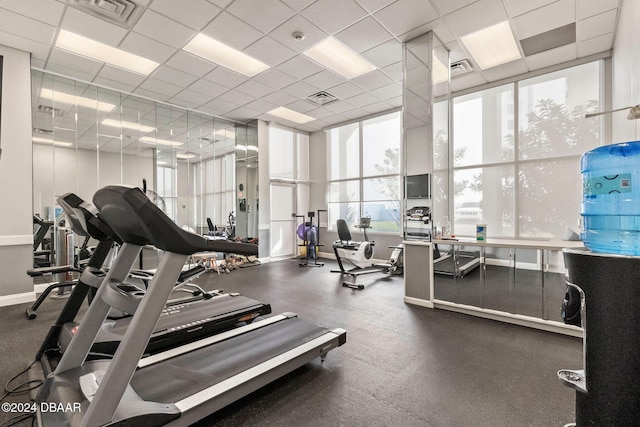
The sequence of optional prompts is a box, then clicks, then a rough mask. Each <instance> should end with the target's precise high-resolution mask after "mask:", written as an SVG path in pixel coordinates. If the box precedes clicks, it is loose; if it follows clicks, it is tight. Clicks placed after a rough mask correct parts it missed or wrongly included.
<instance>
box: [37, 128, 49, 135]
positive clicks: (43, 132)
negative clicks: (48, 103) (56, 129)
mask: <svg viewBox="0 0 640 427" xmlns="http://www.w3.org/2000/svg"><path fill="white" fill-rule="evenodd" d="M33 133H39V134H42V135H53V131H52V130H49V129H41V128H33Z"/></svg>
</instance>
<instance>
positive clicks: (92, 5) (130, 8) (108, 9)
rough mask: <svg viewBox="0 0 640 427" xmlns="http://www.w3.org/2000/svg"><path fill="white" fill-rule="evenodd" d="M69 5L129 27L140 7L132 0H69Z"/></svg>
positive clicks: (140, 10) (137, 15)
mask: <svg viewBox="0 0 640 427" xmlns="http://www.w3.org/2000/svg"><path fill="white" fill-rule="evenodd" d="M69 5H70V6H72V7H74V8H76V9H78V10H81V11H83V12H85V13H88V14H89V15H93V16H95V17H98V18H100V19H104V20H105V21H109V22H111V23H112V24H116V25H118V26H120V27H123V28H127V29H129V28H131V27H133V24H135V21H136V20H137V18H138V17H139V16H140V14H141V12H142V8H140V7H138V6H137V5H136V4H135V2H133V1H132V0H70V1H69Z"/></svg>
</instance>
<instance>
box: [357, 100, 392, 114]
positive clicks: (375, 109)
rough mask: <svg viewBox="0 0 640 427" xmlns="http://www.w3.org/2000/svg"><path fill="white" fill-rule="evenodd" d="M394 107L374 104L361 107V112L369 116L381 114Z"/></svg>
mask: <svg viewBox="0 0 640 427" xmlns="http://www.w3.org/2000/svg"><path fill="white" fill-rule="evenodd" d="M393 107H395V106H394V105H390V104H388V103H386V102H376V103H374V104H369V105H365V106H364V107H362V109H363V110H365V111H366V112H368V113H369V114H375V113H381V112H383V111H387V110H390V109H392V108H393Z"/></svg>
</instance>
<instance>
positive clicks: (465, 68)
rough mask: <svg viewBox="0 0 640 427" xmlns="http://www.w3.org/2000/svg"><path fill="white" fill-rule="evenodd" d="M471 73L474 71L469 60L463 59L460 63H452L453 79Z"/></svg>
mask: <svg viewBox="0 0 640 427" xmlns="http://www.w3.org/2000/svg"><path fill="white" fill-rule="evenodd" d="M471 71H473V65H471V62H469V60H468V59H461V60H460V61H456V62H452V63H451V77H456V76H459V75H461V74H466V73H469V72H471Z"/></svg>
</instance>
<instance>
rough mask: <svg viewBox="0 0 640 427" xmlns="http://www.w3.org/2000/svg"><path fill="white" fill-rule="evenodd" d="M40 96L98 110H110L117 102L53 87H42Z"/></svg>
mask: <svg viewBox="0 0 640 427" xmlns="http://www.w3.org/2000/svg"><path fill="white" fill-rule="evenodd" d="M40 97H41V98H44V99H49V100H51V101H53V102H56V103H57V102H59V103H61V104H71V105H78V106H80V107H85V108H93V109H97V110H98V111H104V112H107V113H108V112H110V111H112V110H113V109H114V108H116V106H115V104H109V103H108V102H99V101H98V100H96V99H91V98H84V97H82V96H76V95H71V94H69V93H64V92H58V91H54V90H51V89H46V88H42V89H41V90H40Z"/></svg>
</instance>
